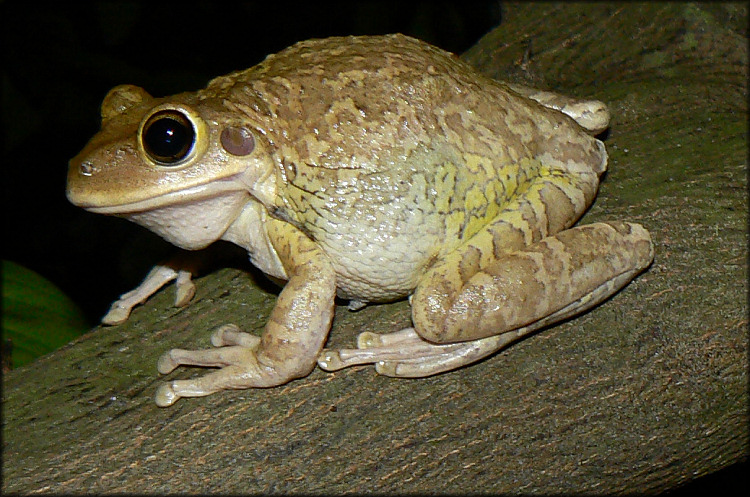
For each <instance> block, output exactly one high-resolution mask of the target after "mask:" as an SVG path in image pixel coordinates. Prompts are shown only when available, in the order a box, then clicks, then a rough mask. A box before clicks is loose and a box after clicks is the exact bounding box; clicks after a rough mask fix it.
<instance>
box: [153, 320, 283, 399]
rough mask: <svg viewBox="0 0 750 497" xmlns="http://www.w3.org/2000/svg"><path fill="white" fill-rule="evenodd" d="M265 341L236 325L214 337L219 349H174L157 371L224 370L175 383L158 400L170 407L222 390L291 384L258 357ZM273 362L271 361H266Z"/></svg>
mask: <svg viewBox="0 0 750 497" xmlns="http://www.w3.org/2000/svg"><path fill="white" fill-rule="evenodd" d="M260 341H261V338H260V337H258V336H255V335H251V334H249V333H244V332H241V331H239V327H237V326H236V325H234V324H227V325H223V326H220V327H219V328H217V329H216V330H215V331H214V332H213V333H212V334H211V344H212V345H213V346H214V347H217V348H215V349H206V350H183V349H172V350H170V351H168V352H166V353H165V354H164V355H162V356H161V357H160V358H159V362H158V363H157V368H158V370H159V372H160V373H161V374H168V373H171V372H172V371H174V370H175V369H176V368H177V367H179V366H203V367H216V368H221V369H219V370H218V371H215V372H213V373H209V374H207V375H205V376H202V377H199V378H192V379H190V380H173V381H170V382H168V383H165V384H163V385H161V386H160V387H159V388H158V389H157V390H156V395H155V401H156V405H158V406H159V407H167V406H170V405H172V404H174V403H175V402H177V400H178V399H179V398H180V397H202V396H205V395H210V394H212V393H214V392H218V391H219V390H227V389H244V388H251V387H270V386H276V385H280V384H282V383H286V382H287V381H289V379H290V378H289V377H288V375H285V374H283V371H282V370H281V368H278V367H275V366H274V365H273V364H263V363H262V362H261V361H260V360H259V359H258V357H257V352H258V348H259V345H260ZM265 362H269V361H265Z"/></svg>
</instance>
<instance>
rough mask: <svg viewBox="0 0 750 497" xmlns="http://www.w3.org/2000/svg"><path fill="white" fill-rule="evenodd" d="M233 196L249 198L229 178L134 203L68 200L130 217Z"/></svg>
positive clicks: (93, 208) (95, 209)
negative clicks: (214, 198) (239, 195)
mask: <svg viewBox="0 0 750 497" xmlns="http://www.w3.org/2000/svg"><path fill="white" fill-rule="evenodd" d="M231 194H242V195H243V196H249V193H248V192H247V190H245V189H244V188H243V187H242V186H241V185H239V184H238V183H237V181H235V180H234V179H233V178H227V179H224V180H219V181H212V182H211V183H206V184H203V185H196V186H191V187H190V188H185V189H183V190H176V191H172V192H167V193H163V194H161V195H156V196H153V197H149V198H145V199H143V200H136V201H134V202H125V203H112V204H109V205H102V204H101V203H99V202H94V201H90V200H89V201H87V199H85V198H79V197H77V196H76V195H73V194H71V192H70V191H68V200H70V202H71V203H73V204H74V205H77V206H78V207H82V208H84V209H86V210H87V211H89V212H93V213H96V214H106V215H110V216H126V217H127V216H129V215H132V214H138V213H143V212H148V211H154V210H162V209H164V208H167V207H172V206H174V207H177V206H179V205H181V204H186V203H202V202H204V201H206V200H209V199H211V198H212V197H217V198H218V197H225V196H227V195H231Z"/></svg>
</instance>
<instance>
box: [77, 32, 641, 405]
mask: <svg viewBox="0 0 750 497" xmlns="http://www.w3.org/2000/svg"><path fill="white" fill-rule="evenodd" d="M101 115H102V127H101V131H100V132H99V133H98V134H96V135H95V136H94V137H93V138H92V139H91V141H90V142H89V143H88V144H87V145H86V147H85V148H84V149H83V151H82V152H81V153H80V154H78V155H77V156H76V157H75V158H73V159H72V160H71V161H70V168H69V172H68V185H67V195H68V198H69V199H70V201H71V202H72V203H74V204H75V205H78V206H81V207H83V208H85V209H87V210H89V211H91V212H98V213H102V214H112V215H117V216H122V217H125V218H127V219H130V220H131V221H134V222H136V223H138V224H140V225H143V226H145V227H147V228H148V229H150V230H152V231H154V232H156V233H158V234H159V235H161V236H162V237H164V238H165V239H167V240H168V241H170V242H171V243H173V244H175V245H177V246H179V247H183V248H186V249H200V248H203V247H205V246H207V245H209V244H211V243H212V242H214V241H216V240H218V239H224V240H229V241H231V242H233V243H235V244H237V245H240V246H241V247H243V248H245V249H246V250H247V252H248V254H249V256H250V259H251V261H252V262H253V264H255V265H256V266H257V267H258V268H260V269H261V270H262V271H263V272H264V273H266V274H267V275H269V276H271V277H273V278H276V279H280V280H285V281H286V284H285V286H284V288H283V290H282V291H281V294H280V295H279V298H278V302H277V304H276V306H275V308H274V310H273V312H272V314H271V316H270V319H269V320H268V323H267V324H266V327H265V331H264V332H263V334H262V336H261V337H256V336H254V335H251V334H248V333H244V332H242V331H240V329H239V328H238V327H237V326H235V325H231V324H230V325H225V326H222V327H220V328H219V329H218V330H216V331H215V332H214V333H213V334H212V336H211V341H212V344H213V345H214V346H215V348H213V349H210V350H199V351H188V350H182V349H173V350H170V351H169V352H166V353H165V354H164V355H163V356H162V357H161V359H160V360H159V363H158V369H159V371H160V372H161V373H169V372H171V371H172V370H174V369H175V368H177V367H178V366H181V365H190V366H207V367H215V368H218V369H217V370H216V371H214V372H211V373H209V374H207V375H205V376H203V377H199V378H196V379H190V380H175V381H171V382H168V383H165V384H163V385H161V386H160V387H159V389H158V390H157V393H156V403H157V404H158V405H160V406H167V405H171V404H173V403H174V402H175V401H176V400H177V399H179V398H180V397H194V396H202V395H208V394H210V393H213V392H216V391H219V390H222V389H242V388H250V387H270V386H274V385H280V384H283V383H286V382H288V381H290V380H292V379H294V378H300V377H303V376H306V375H307V374H309V373H310V372H311V371H312V370H313V369H314V367H315V365H316V364H318V365H319V366H320V367H321V368H323V369H325V370H328V371H331V370H336V369H339V368H343V367H346V366H350V365H354V364H365V363H375V365H376V366H375V368H376V370H377V372H379V373H381V374H384V375H389V376H395V377H421V376H427V375H432V374H436V373H440V372H443V371H447V370H451V369H454V368H458V367H460V366H463V365H465V364H469V363H471V362H474V361H477V360H479V359H481V358H483V357H485V356H487V355H489V354H492V353H493V352H495V351H497V350H498V349H500V348H502V347H503V346H505V345H507V344H508V343H510V342H512V341H513V340H516V339H517V338H519V337H521V336H523V335H526V334H528V333H530V332H532V331H534V330H536V329H539V328H540V327H543V326H546V325H548V324H550V323H553V322H556V321H559V320H561V319H564V318H566V317H569V316H571V315H573V314H576V313H579V312H581V311H583V310H585V309H589V308H590V307H592V306H594V305H596V304H597V303H599V302H601V301H602V300H604V299H605V298H607V297H608V296H610V295H611V294H613V293H614V292H616V291H617V290H618V289H619V288H621V287H623V286H624V285H625V284H626V283H627V282H628V281H630V280H631V279H632V278H634V277H635V275H636V274H638V273H639V272H640V271H642V270H643V269H644V268H646V267H647V266H648V265H649V264H650V263H651V261H652V259H653V247H652V243H651V240H650V237H649V234H648V232H647V231H646V230H645V229H644V228H643V227H641V226H640V225H638V224H630V223H625V222H610V223H596V224H590V225H585V226H579V227H575V228H571V226H572V225H573V223H575V221H576V220H577V219H578V218H579V217H580V216H581V215H582V214H583V212H584V211H585V210H586V209H587V208H588V206H589V205H590V204H591V202H592V201H593V199H594V196H595V195H596V192H597V188H598V183H599V176H600V175H601V174H602V173H604V171H605V169H606V164H607V153H606V151H605V148H604V145H603V144H602V142H601V141H599V140H597V139H596V138H594V137H593V135H594V134H596V133H598V132H600V131H602V130H603V129H605V128H606V127H607V124H608V120H609V114H608V111H607V108H606V107H605V105H604V104H603V103H601V102H598V101H576V100H573V99H570V98H566V97H562V96H559V95H556V94H553V93H549V92H542V91H536V90H532V89H528V88H524V87H520V86H514V85H508V84H505V83H501V82H498V81H494V80H492V79H489V78H487V77H485V76H482V75H481V74H479V73H477V72H476V71H475V70H473V69H472V68H471V67H469V66H468V65H467V64H465V63H463V62H462V61H460V60H459V59H458V58H457V57H455V56H454V55H452V54H449V53H447V52H444V51H442V50H440V49H438V48H435V47H433V46H431V45H428V44H427V43H424V42H421V41H418V40H415V39H413V38H409V37H406V36H403V35H387V36H366V37H342V38H329V39H323V40H309V41H305V42H301V43H297V44H296V45H294V46H292V47H290V48H287V49H286V50H283V51H281V52H279V53H278V54H275V55H271V56H269V57H267V58H266V59H265V60H264V61H263V62H262V63H260V64H258V65H256V66H254V67H252V68H250V69H247V70H244V71H238V72H234V73H231V74H229V75H226V76H221V77H219V78H216V79H214V80H212V81H211V82H210V83H209V84H208V86H207V87H206V88H205V89H203V90H200V91H198V92H195V93H181V94H179V95H174V96H171V97H166V98H153V97H151V96H150V95H149V94H148V93H146V92H145V91H144V90H143V89H141V88H138V87H135V86H128V85H125V86H118V87H116V88H114V89H113V90H111V91H110V92H109V93H108V94H107V96H106V98H105V99H104V102H103V103H102V108H101ZM173 279H176V280H177V287H178V291H177V303H178V304H184V303H186V302H187V301H188V300H190V298H191V297H192V295H193V292H194V287H193V284H192V283H191V280H190V273H189V272H188V271H184V270H175V269H172V268H169V267H165V266H157V267H156V268H155V269H154V270H153V271H152V272H151V273H150V274H149V276H148V277H147V278H146V280H145V281H144V282H143V283H142V284H141V286H139V287H138V288H136V289H135V290H133V291H132V292H130V293H128V294H125V295H123V296H122V297H121V299H120V300H119V301H117V302H115V304H113V306H112V309H111V310H110V312H109V314H107V316H105V318H104V319H103V321H104V322H105V323H108V324H114V323H118V322H122V321H124V320H125V319H127V317H128V315H129V313H130V310H131V308H132V307H133V306H135V305H136V304H138V303H140V302H142V301H144V300H145V299H147V298H148V297H149V296H150V295H152V294H153V293H154V292H156V291H157V290H158V288H159V287H161V286H162V285H164V284H165V283H167V282H169V281H171V280H173ZM337 295H338V296H339V297H341V298H343V299H348V300H349V301H350V302H351V304H350V307H351V308H357V307H360V306H362V305H364V304H365V303H368V302H387V301H392V300H395V299H400V298H403V297H407V296H409V297H410V299H411V306H412V321H413V328H407V329H405V330H402V331H400V332H396V333H392V334H385V335H377V334H372V333H363V334H361V335H360V336H359V339H358V343H357V348H356V349H348V350H326V349H324V348H323V346H324V344H325V341H326V337H327V334H328V332H329V329H330V326H331V320H332V316H333V310H334V297H335V296H337Z"/></svg>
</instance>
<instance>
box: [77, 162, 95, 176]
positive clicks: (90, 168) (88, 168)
mask: <svg viewBox="0 0 750 497" xmlns="http://www.w3.org/2000/svg"><path fill="white" fill-rule="evenodd" d="M78 170H79V171H80V173H81V176H92V175H93V174H94V173H95V172H96V167H95V166H94V165H93V164H92V163H91V162H89V161H83V162H81V165H80V166H78Z"/></svg>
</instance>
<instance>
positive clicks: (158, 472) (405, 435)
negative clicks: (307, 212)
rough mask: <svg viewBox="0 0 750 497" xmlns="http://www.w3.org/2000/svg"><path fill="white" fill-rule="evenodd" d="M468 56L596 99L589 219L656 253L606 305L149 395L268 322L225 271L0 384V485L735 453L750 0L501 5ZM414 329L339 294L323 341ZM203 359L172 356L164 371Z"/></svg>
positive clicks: (676, 480) (328, 479)
mask: <svg viewBox="0 0 750 497" xmlns="http://www.w3.org/2000/svg"><path fill="white" fill-rule="evenodd" d="M503 12H504V17H503V21H502V23H501V25H500V26H499V27H498V28H497V29H495V30H494V31H492V32H490V33H489V34H487V35H486V36H485V37H484V38H483V39H482V40H480V41H479V42H478V43H477V45H476V46H475V47H473V48H472V49H471V50H470V51H469V52H468V53H466V54H464V58H465V59H466V60H467V61H469V62H470V63H472V64H474V65H475V66H477V67H479V68H481V70H483V71H485V72H486V73H487V74H490V75H492V76H495V77H500V78H503V79H511V80H513V81H516V82H521V83H527V84H532V85H536V86H539V87H542V88H547V89H554V90H556V91H560V92H562V93H568V94H572V95H577V96H581V97H593V98H598V99H601V100H604V101H606V102H607V103H608V104H609V105H610V109H611V112H612V116H613V119H612V126H611V128H610V130H609V131H608V134H607V138H606V141H605V143H606V145H607V148H608V150H609V153H610V163H609V164H610V165H609V173H608V175H607V177H606V179H605V181H604V182H603V184H602V186H601V190H600V193H599V196H598V199H597V201H596V203H595V205H594V206H593V208H592V209H591V210H590V211H589V213H588V214H586V216H585V217H584V219H583V220H582V222H584V223H586V222H592V221H599V220H617V219H619V220H629V221H636V222H640V223H642V224H644V225H645V226H646V227H647V228H648V229H649V230H650V231H651V233H652V235H653V238H654V241H655V244H656V260H655V262H654V264H653V265H652V267H651V268H650V269H649V270H648V271H647V272H646V273H644V274H643V275H642V276H641V277H640V278H638V279H637V280H636V281H634V282H633V283H632V284H630V285H629V286H627V287H626V288H625V289H624V291H622V292H620V293H619V294H617V295H616V296H614V297H613V298H612V299H610V300H608V301H607V302H605V303H604V304H603V305H601V306H599V307H598V308H595V309H594V310H592V311H591V312H588V313H586V314H584V315H583V316H580V317H578V318H576V319H573V320H570V321H568V322H566V323H564V324H562V325H559V326H555V327H552V328H550V329H547V330H544V331H542V332H540V333H537V334H535V335H533V336H531V337H529V338H527V339H525V340H523V341H521V342H520V343H517V344H515V345H513V346H511V347H510V348H508V349H505V350H504V351H502V352H500V353H499V354H496V355H495V356H493V357H491V358H489V359H488V360H485V361H483V362H481V363H479V364H476V365H474V366H472V367H469V368H464V369H462V370H460V371H454V372H451V373H448V374H444V375H440V376H436V377H432V378H426V379H419V380H395V379H390V378H385V377H380V376H377V375H375V373H374V370H373V369H372V368H370V367H367V368H353V369H349V370H344V371H342V372H338V373H335V374H328V373H325V372H323V371H321V370H316V371H314V372H313V373H312V374H311V375H310V376H309V377H307V378H304V379H302V380H298V381H294V382H292V383H290V384H288V385H286V386H283V387H279V388H273V389H268V390H252V391H237V392H223V393H219V394H215V395H212V396H210V397H207V398H202V399H183V400H180V401H179V402H178V403H177V404H176V405H175V406H173V407H171V408H168V409H160V408H158V407H156V406H155V405H154V403H153V400H152V396H153V393H154V390H155V388H156V386H157V385H158V384H159V383H160V382H161V381H163V378H160V377H159V375H158V374H157V372H156V360H157V358H158V356H159V355H160V354H161V353H162V352H164V351H165V350H167V349H168V348H171V347H177V346H180V347H185V348H203V347H208V346H210V344H209V340H208V338H209V330H210V329H212V328H213V327H214V326H217V325H219V324H223V323H225V322H237V323H239V324H241V325H243V326H244V327H245V328H246V329H248V330H251V331H252V330H258V331H259V330H260V329H262V326H263V323H264V322H265V320H266V318H267V316H268V315H269V313H270V310H271V308H272V306H273V304H274V302H275V295H274V294H273V293H272V292H269V291H268V290H267V289H265V288H264V287H260V286H259V285H258V284H257V283H256V282H255V280H254V278H253V277H252V276H251V275H248V274H247V273H245V272H241V271H238V270H235V269H224V270H220V271H218V272H216V273H213V274H211V275H209V276H206V277H204V278H201V279H199V280H198V281H197V286H198V293H197V295H196V297H195V301H194V303H193V304H192V305H190V306H188V307H186V308H183V309H175V308H173V307H170V305H171V300H172V298H173V289H172V288H167V289H166V290H164V291H162V292H160V293H159V294H158V295H156V296H155V297H154V298H152V299H151V301H149V302H148V303H147V304H146V305H144V306H142V307H140V308H138V309H137V310H136V311H135V312H134V314H133V316H132V318H131V320H130V321H129V322H127V323H126V324H123V325H120V326H116V327H110V328H97V329H95V330H94V331H92V332H91V333H89V334H87V335H86V336H84V337H82V338H81V339H79V340H77V341H76V342H74V343H72V344H70V345H69V346H67V347H65V348H64V349H61V350H59V351H57V352H55V353H53V354H50V355H48V356H45V357H43V358H41V359H39V360H37V361H35V362H34V363H32V364H30V365H28V366H26V367H23V368H20V369H18V370H15V371H11V372H10V373H8V374H6V375H4V377H3V470H2V490H3V492H4V493H7V492H14V493H16V492H17V493H36V492H65V493H79V492H97V493H99V492H102V493H105V492H127V493H146V492H158V493H165V492H200V493H205V492H212V491H216V492H224V493H266V492H283V493H292V492H296V493H308V494H312V493H326V494H331V493H342V492H356V493H360V492H367V491H371V492H400V493H405V492H420V493H436V492H450V493H492V494H497V493H541V494H569V493H570V494H572V493H586V494H596V493H601V494H605V493H606V494H612V493H636V492H637V493H641V492H644V493H656V492H660V491H663V490H666V489H672V488H675V487H677V486H679V485H681V484H684V483H686V482H688V481H690V480H692V479H694V478H696V477H698V476H701V475H704V474H708V473H711V472H714V471H717V470H719V469H721V468H723V467H726V466H728V465H730V464H732V463H736V462H739V461H743V460H746V459H747V453H748V440H749V437H748V409H747V407H748V383H747V371H748V356H747V348H748V347H747V345H748V344H747V342H748V341H747V276H748V275H747V242H748V239H747V238H748V236H747V235H748V233H747V208H748V205H747V198H746V188H747V131H748V130H747V80H746V77H747V46H748V45H747V33H746V31H745V30H746V27H747V4H744V3H743V4H698V5H696V4H685V3H673V4H672V3H661V2H653V3H648V4H637V3H623V4H600V3H585V4H568V3H564V4H563V3H561V4H541V3H519V4H507V5H504V11H503ZM408 323H409V310H408V305H407V304H406V303H405V302H400V303H396V304H392V305H381V306H372V307H367V308H365V309H363V310H361V311H359V312H349V311H347V310H346V309H345V308H344V307H338V308H337V315H336V318H335V322H334V328H333V332H332V335H331V338H330V340H329V346H334V347H336V346H347V345H351V344H352V343H353V341H354V337H355V336H356V334H357V333H359V332H362V331H377V332H387V331H395V330H397V329H400V328H402V327H404V326H406V325H408ZM195 374H203V371H196V370H188V369H181V370H180V371H179V372H176V373H173V374H172V375H171V376H170V377H175V378H177V377H179V378H186V377H190V376H192V375H195Z"/></svg>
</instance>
